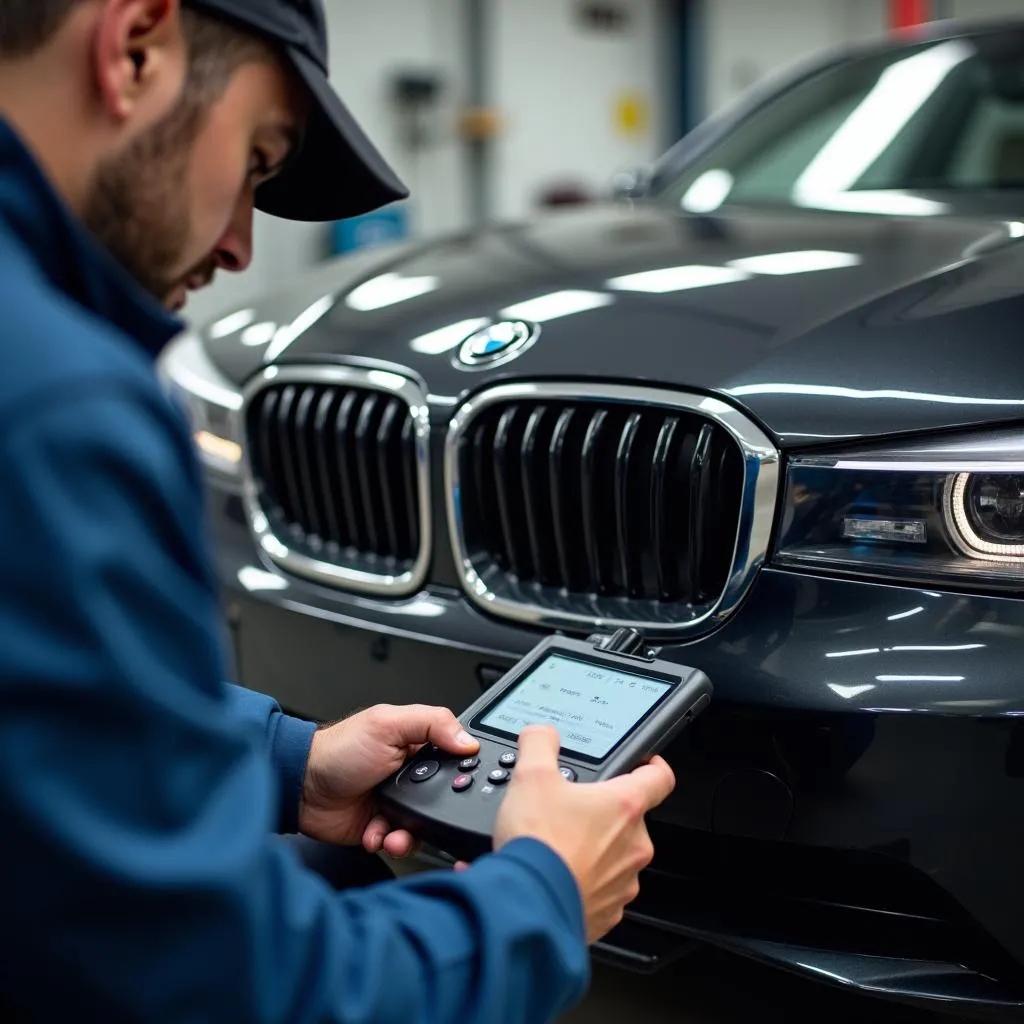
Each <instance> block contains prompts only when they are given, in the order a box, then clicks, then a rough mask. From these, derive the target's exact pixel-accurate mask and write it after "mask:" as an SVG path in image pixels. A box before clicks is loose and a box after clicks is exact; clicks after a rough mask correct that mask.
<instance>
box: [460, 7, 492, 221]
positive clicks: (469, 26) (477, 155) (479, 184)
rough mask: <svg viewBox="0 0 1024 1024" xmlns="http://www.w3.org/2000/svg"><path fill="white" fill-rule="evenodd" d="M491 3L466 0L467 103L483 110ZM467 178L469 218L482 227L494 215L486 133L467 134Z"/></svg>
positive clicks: (487, 95) (487, 89)
mask: <svg viewBox="0 0 1024 1024" xmlns="http://www.w3.org/2000/svg"><path fill="white" fill-rule="evenodd" d="M490 7H491V3H490V2H489V0H463V10H464V19H463V20H464V25H465V29H466V31H465V43H466V81H467V88H468V95H467V97H466V101H467V107H468V108H469V109H470V110H476V111H484V110H487V109H488V107H489V106H490V68H491V61H490V52H491V47H490V40H491V33H490V28H491V26H490V21H489V16H490ZM466 160H467V164H468V166H467V169H466V182H467V193H468V197H469V220H470V224H471V225H472V226H473V227H474V228H481V227H483V226H484V225H485V224H486V223H487V222H488V221H489V220H490V216H491V141H490V139H489V137H488V136H487V134H486V133H483V132H471V133H468V134H467V135H466Z"/></svg>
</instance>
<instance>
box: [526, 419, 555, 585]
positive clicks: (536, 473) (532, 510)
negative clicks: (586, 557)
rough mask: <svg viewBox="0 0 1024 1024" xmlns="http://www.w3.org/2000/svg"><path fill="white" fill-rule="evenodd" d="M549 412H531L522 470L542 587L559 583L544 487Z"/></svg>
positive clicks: (528, 529) (528, 523)
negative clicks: (546, 431) (546, 418)
mask: <svg viewBox="0 0 1024 1024" xmlns="http://www.w3.org/2000/svg"><path fill="white" fill-rule="evenodd" d="M547 411H548V410H547V409H546V408H545V407H544V406H543V405H541V406H538V407H537V408H536V409H534V410H533V412H532V413H530V418H529V419H528V420H527V422H526V428H525V430H524V431H523V443H522V448H521V456H520V470H521V474H522V482H523V508H524V512H525V519H526V535H527V539H528V541H529V550H530V557H531V560H532V563H533V567H534V573H535V575H536V577H537V579H538V581H539V582H540V583H541V585H542V586H548V585H550V584H552V583H556V582H557V581H558V575H557V574H556V573H555V571H554V570H555V558H554V552H553V544H552V540H553V538H552V537H551V531H550V525H549V524H550V523H551V494H550V491H549V490H548V488H547V487H546V486H545V484H546V483H547V481H546V480H545V479H544V477H545V474H544V473H543V467H542V466H541V464H540V462H541V457H542V455H546V454H547V452H548V446H549V444H550V441H548V440H546V439H545V436H544V434H545V425H544V421H545V417H546V416H547Z"/></svg>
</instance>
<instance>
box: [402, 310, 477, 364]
mask: <svg viewBox="0 0 1024 1024" xmlns="http://www.w3.org/2000/svg"><path fill="white" fill-rule="evenodd" d="M490 322H491V321H490V318H489V317H485V316H484V317H477V318H475V319H472V320H460V321H459V322H458V323H455V324H448V326H447V327H439V328H438V329H437V330H436V331H430V332H429V333H427V334H421V335H420V336H419V337H418V338H413V339H412V341H410V342H409V347H410V348H411V349H412V350H413V351H414V352H422V353H423V354H424V355H428V356H439V355H441V354H442V353H443V352H450V351H451V350H452V349H453V348H455V347H456V346H458V345H460V344H461V343H462V342H464V341H465V340H466V339H467V338H468V337H469V336H470V335H471V334H473V333H474V331H479V330H480V329H481V328H483V327H486V326H487V325H488V324H489V323H490Z"/></svg>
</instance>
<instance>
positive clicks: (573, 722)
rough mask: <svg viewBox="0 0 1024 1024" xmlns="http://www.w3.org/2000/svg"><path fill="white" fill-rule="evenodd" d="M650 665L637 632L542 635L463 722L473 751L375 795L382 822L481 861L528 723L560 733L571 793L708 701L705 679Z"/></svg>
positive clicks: (635, 755) (426, 762)
mask: <svg viewBox="0 0 1024 1024" xmlns="http://www.w3.org/2000/svg"><path fill="white" fill-rule="evenodd" d="M657 655H658V652H657V651H656V650H653V649H651V648H649V647H647V645H646V644H645V643H644V639H643V636H642V635H641V634H640V633H639V632H638V631H637V630H634V629H620V630H617V631H616V632H615V633H612V634H610V635H606V636H592V637H591V638H590V639H589V640H575V639H567V638H565V637H560V636H551V637H548V638H547V639H545V640H544V641H542V642H541V643H540V644H538V645H537V646H536V647H535V648H534V649H533V650H532V651H530V653H529V654H527V655H526V657H525V658H523V659H522V660H521V661H520V662H519V663H518V664H517V665H516V666H515V667H514V668H512V669H510V670H509V671H508V672H507V673H506V674H505V675H504V676H503V677H502V678H501V679H500V680H498V682H497V683H495V684H494V685H493V686H492V687H490V689H488V690H487V691H486V692H485V693H484V694H483V695H482V696H481V697H480V698H479V699H478V700H477V701H475V702H474V703H473V704H472V705H470V707H468V708H467V709H466V710H465V711H464V712H463V713H462V714H461V715H459V722H460V723H461V724H462V726H463V728H464V729H465V730H466V731H467V732H468V733H470V734H471V735H472V736H473V737H474V739H476V740H478V741H479V743H480V750H479V751H478V753H477V754H475V755H473V756H472V757H465V758H458V757H455V756H453V755H452V754H448V753H446V752H445V751H442V750H440V749H438V748H437V747H436V746H433V745H429V744H428V745H427V746H425V747H423V748H421V749H420V750H419V751H417V753H416V754H415V755H413V756H412V757H411V758H410V759H409V760H408V761H407V762H406V763H405V764H404V765H403V766H402V767H401V768H400V769H399V770H398V771H397V772H396V773H395V774H394V775H392V776H391V777H390V778H388V779H387V780H385V782H384V783H383V784H382V785H381V786H380V787H379V788H378V791H377V798H378V804H379V807H380V811H381V813H382V814H383V815H384V816H385V817H386V818H387V819H388V821H389V822H390V824H391V825H392V827H394V828H403V829H407V830H408V831H409V832H411V833H412V834H413V835H414V836H415V837H417V838H418V839H421V840H423V841H425V842H427V843H429V844H430V845H432V846H434V847H435V848H437V849H438V850H441V851H443V852H445V853H447V854H449V855H451V856H453V857H456V858H458V859H460V860H472V859H474V858H475V857H478V856H480V855H481V854H484V853H486V852H487V851H488V850H490V849H491V837H492V835H493V833H494V822H495V818H496V816H497V813H498V808H499V807H500V806H501V800H502V797H503V796H504V794H505V793H506V792H507V786H508V783H509V782H510V781H511V780H512V778H513V776H514V775H515V770H516V761H517V758H518V749H517V742H518V738H519V733H520V731H521V730H522V729H523V728H524V727H526V726H528V725H536V724H546V725H554V726H555V727H556V728H557V729H558V732H559V736H560V739H561V749H560V751H559V769H560V771H561V773H562V776H563V777H564V778H565V779H566V780H567V781H569V782H571V783H588V782H596V781H598V780H601V779H608V778H612V777H613V776H616V775H622V774H624V773H626V772H629V771H632V770H633V769H634V768H635V767H637V766H638V765H640V764H642V763H643V762H645V761H646V760H648V759H649V758H650V757H651V756H652V755H654V754H657V753H659V752H660V751H661V750H662V749H664V747H665V746H666V745H667V744H668V743H669V742H670V741H671V740H672V739H673V738H674V737H675V736H676V735H678V734H679V732H681V731H682V730H683V729H684V728H685V727H686V726H687V725H688V724H689V723H690V722H691V721H693V719H694V718H695V717H696V716H697V715H698V714H700V712H701V711H703V710H704V708H706V707H707V706H708V704H709V703H710V702H711V694H712V686H711V682H710V681H709V680H708V678H707V677H706V676H705V675H704V674H703V673H702V672H700V671H698V670H697V669H694V668H687V667H686V666H684V665H677V664H675V663H673V662H669V661H662V660H660V659H659V658H658V657H657Z"/></svg>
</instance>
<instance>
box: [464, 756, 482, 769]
mask: <svg viewBox="0 0 1024 1024" xmlns="http://www.w3.org/2000/svg"><path fill="white" fill-rule="evenodd" d="M479 767H480V758H479V757H464V758H463V759H462V760H461V761H460V762H459V771H460V772H471V771H472V770H473V769H474V768H479Z"/></svg>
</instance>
